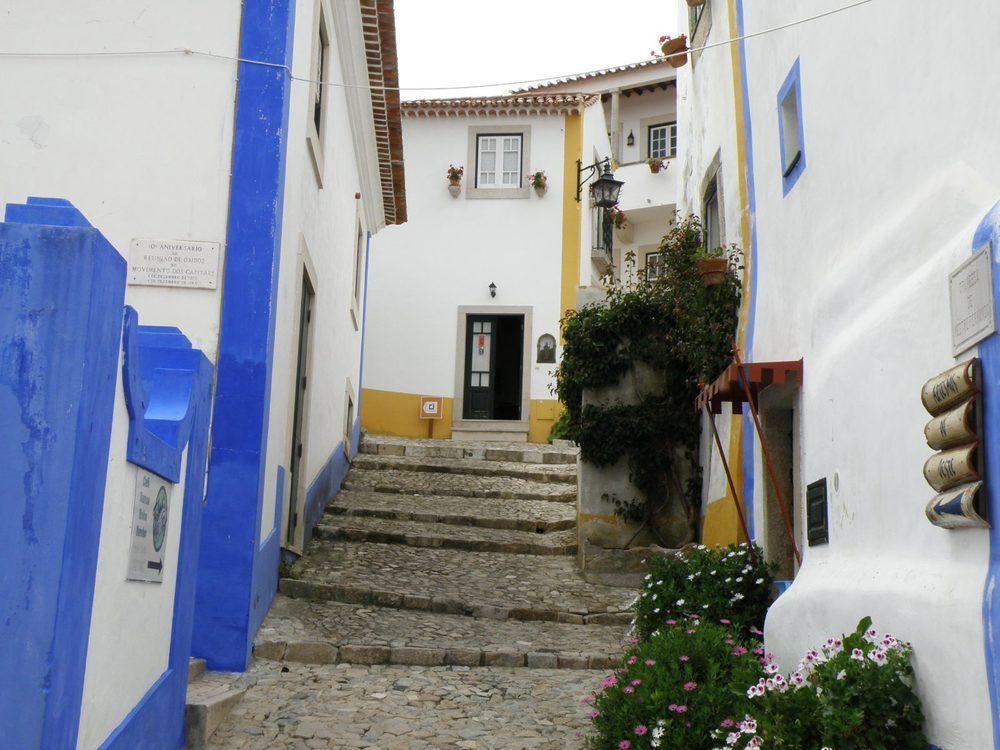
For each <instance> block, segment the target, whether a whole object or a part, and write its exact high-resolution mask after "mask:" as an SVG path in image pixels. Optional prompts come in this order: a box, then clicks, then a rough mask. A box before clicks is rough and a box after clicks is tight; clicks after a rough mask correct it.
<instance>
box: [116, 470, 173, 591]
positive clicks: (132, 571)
mask: <svg viewBox="0 0 1000 750" xmlns="http://www.w3.org/2000/svg"><path fill="white" fill-rule="evenodd" d="M173 488H174V485H173V484H172V483H171V482H168V481H167V480H166V479H162V478H160V477H158V476H157V475H156V474H153V473H152V472H149V471H146V470H145V469H139V470H138V472H137V473H136V478H135V499H134V502H133V506H132V540H131V542H130V544H129V551H128V573H127V575H126V576H125V577H126V578H128V580H130V581H153V582H154V583H163V557H164V553H165V552H166V541H167V519H168V518H169V516H170V493H171V492H172V490H173Z"/></svg>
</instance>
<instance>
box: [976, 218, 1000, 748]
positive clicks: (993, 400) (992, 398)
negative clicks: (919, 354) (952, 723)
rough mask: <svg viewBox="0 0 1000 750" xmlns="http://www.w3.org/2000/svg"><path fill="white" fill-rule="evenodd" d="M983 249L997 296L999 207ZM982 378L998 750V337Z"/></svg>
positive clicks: (989, 627)
mask: <svg viewBox="0 0 1000 750" xmlns="http://www.w3.org/2000/svg"><path fill="white" fill-rule="evenodd" d="M984 245H988V246H989V248H990V258H991V263H992V264H991V268H992V270H993V296H994V298H997V297H998V296H1000V263H997V257H998V254H1000V203H997V204H996V205H995V206H993V208H992V209H990V211H989V212H988V213H987V214H986V216H985V217H984V218H983V220H982V222H981V223H980V224H979V227H978V228H977V229H976V232H975V235H974V236H973V238H972V251H973V252H975V251H977V250H979V249H980V248H981V247H983V246H984ZM979 359H980V362H981V366H982V376H983V429H984V430H985V435H984V436H983V445H984V446H985V451H984V452H985V456H984V460H985V463H986V476H987V478H990V477H992V479H991V480H990V481H987V482H986V485H985V486H986V496H987V504H988V513H989V515H988V517H987V520H988V521H989V522H990V530H989V537H990V557H989V566H988V568H987V572H986V580H985V582H984V585H983V632H984V634H985V639H986V677H987V682H988V685H989V691H990V703H991V704H992V706H993V710H992V711H991V715H992V719H993V746H994V748H996V750H1000V482H998V481H997V478H998V477H1000V440H998V439H995V438H994V436H993V435H992V431H993V429H994V427H995V426H996V425H1000V337H998V336H997V335H996V334H994V335H992V336H990V337H989V338H987V339H986V340H984V341H982V342H981V343H980V344H979Z"/></svg>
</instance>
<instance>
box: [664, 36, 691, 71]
mask: <svg viewBox="0 0 1000 750" xmlns="http://www.w3.org/2000/svg"><path fill="white" fill-rule="evenodd" d="M660 50H661V51H662V52H663V56H664V57H666V58H667V62H668V63H670V64H671V65H672V66H673V67H675V68H679V67H681V66H683V65H684V64H685V63H687V61H688V56H687V36H686V35H684V34H681V35H680V36H675V37H672V38H670V39H667V40H666V41H664V42H663V44H662V46H661V47H660ZM680 53H683V54H680ZM674 55H676V56H674Z"/></svg>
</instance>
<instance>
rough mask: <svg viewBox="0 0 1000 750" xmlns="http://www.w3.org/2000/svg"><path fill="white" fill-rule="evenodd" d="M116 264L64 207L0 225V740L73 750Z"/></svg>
mask: <svg viewBox="0 0 1000 750" xmlns="http://www.w3.org/2000/svg"><path fill="white" fill-rule="evenodd" d="M124 295H125V261H124V259H123V258H122V257H121V256H120V255H119V254H118V253H117V252H116V251H115V249H114V248H113V247H112V246H111V244H110V243H109V242H108V241H107V240H106V239H105V238H104V236H103V235H102V234H101V233H100V232H99V231H97V230H96V229H94V228H92V227H91V226H90V224H89V222H87V220H86V219H85V218H84V217H83V215H82V214H81V213H80V212H79V211H78V210H77V209H76V208H74V207H73V206H72V205H71V204H69V203H68V202H67V201H61V200H56V199H38V198H33V199H30V200H29V202H28V203H26V204H24V205H8V206H7V209H6V221H5V222H4V223H2V224H0V434H2V435H3V436H4V439H3V440H2V441H0V476H2V477H3V478H4V482H5V489H4V498H3V499H4V509H5V511H6V516H7V519H6V522H5V523H4V524H2V525H0V570H3V575H2V576H0V671H2V672H3V673H4V674H6V675H8V676H12V675H13V676H16V680H17V683H18V688H17V700H4V701H0V726H2V727H3V733H4V740H3V742H4V745H5V746H6V747H17V748H36V747H45V748H49V747H51V748H57V747H58V748H63V747H75V745H76V738H77V733H78V729H79V721H80V707H81V701H82V696H83V678H84V670H85V667H86V659H87V645H88V638H89V630H90V619H91V610H92V607H93V596H94V579H95V576H96V569H97V552H98V544H99V540H100V531H101V517H102V514H103V509H104V489H105V478H106V474H107V463H108V447H109V445H110V439H111V422H112V417H113V413H114V398H115V387H116V382H117V368H118V351H119V349H118V347H119V342H120V337H121V325H122V307H123V304H124Z"/></svg>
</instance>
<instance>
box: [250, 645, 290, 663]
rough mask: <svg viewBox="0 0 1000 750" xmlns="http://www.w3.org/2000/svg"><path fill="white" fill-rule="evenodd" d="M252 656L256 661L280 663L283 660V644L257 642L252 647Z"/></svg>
mask: <svg viewBox="0 0 1000 750" xmlns="http://www.w3.org/2000/svg"><path fill="white" fill-rule="evenodd" d="M253 655H254V656H255V657H257V658H258V659H270V660H272V661H281V660H282V659H284V658H285V642H284V641H258V642H257V643H255V644H254V645H253Z"/></svg>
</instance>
